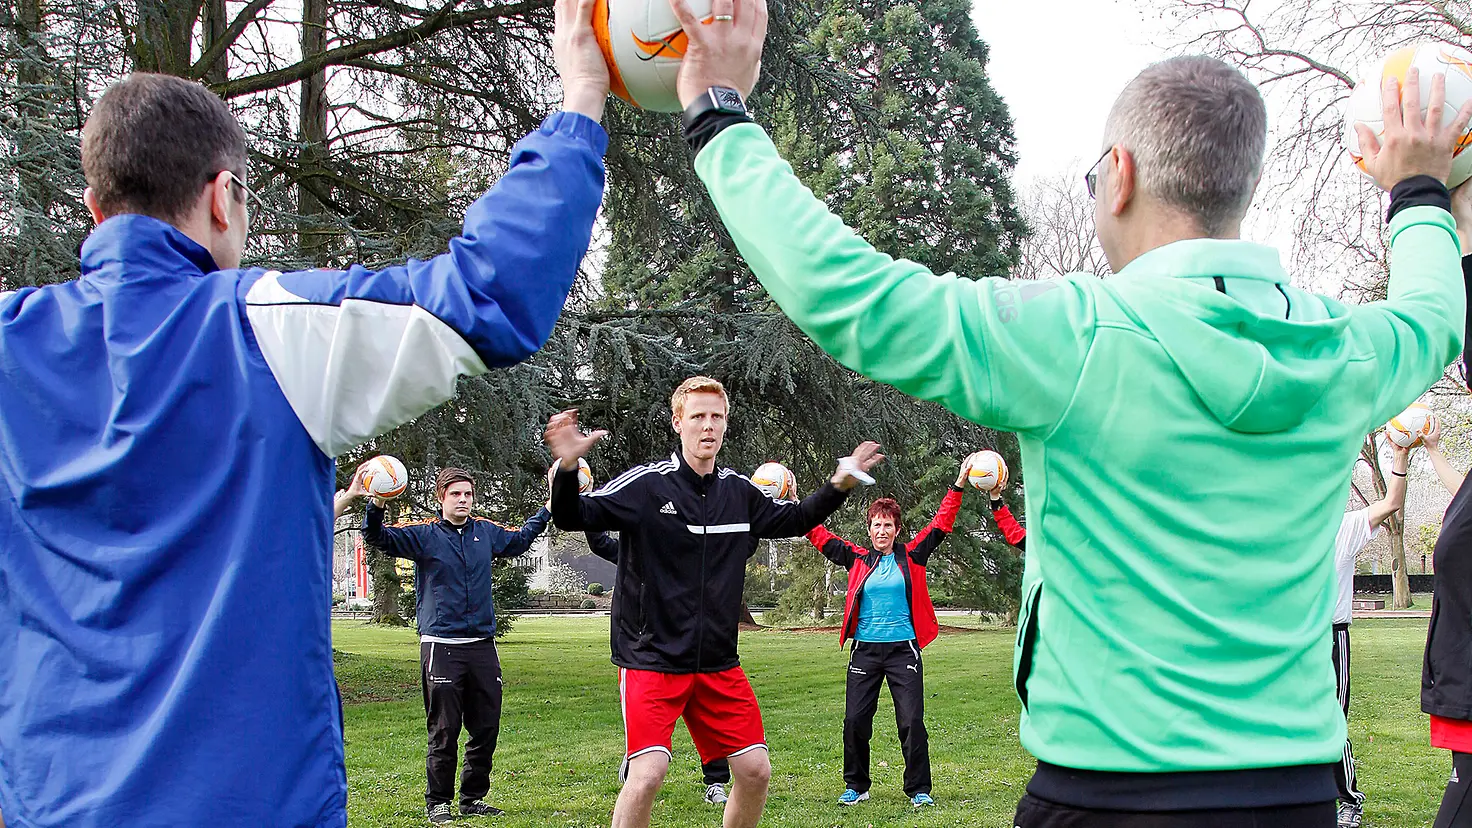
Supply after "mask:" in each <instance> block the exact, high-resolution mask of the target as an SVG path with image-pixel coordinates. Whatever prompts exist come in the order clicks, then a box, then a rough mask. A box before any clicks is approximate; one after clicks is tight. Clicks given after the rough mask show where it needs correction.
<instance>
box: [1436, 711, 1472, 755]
mask: <svg viewBox="0 0 1472 828" xmlns="http://www.w3.org/2000/svg"><path fill="white" fill-rule="evenodd" d="M1431 746H1432V747H1434V748H1441V749H1442V750H1452V751H1456V752H1457V753H1472V722H1468V721H1463V720H1462V719H1444V718H1442V717H1441V716H1432V717H1431Z"/></svg>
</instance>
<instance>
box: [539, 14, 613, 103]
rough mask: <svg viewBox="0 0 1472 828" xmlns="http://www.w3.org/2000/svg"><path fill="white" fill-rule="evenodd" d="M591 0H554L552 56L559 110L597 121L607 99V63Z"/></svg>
mask: <svg viewBox="0 0 1472 828" xmlns="http://www.w3.org/2000/svg"><path fill="white" fill-rule="evenodd" d="M593 4H594V0H556V3H555V4H554V5H553V10H552V15H553V21H554V23H553V30H552V32H553V33H552V56H553V59H554V60H555V61H556V63H557V74H558V75H559V76H560V77H561V78H562V109H563V111H565V112H577V113H579V114H582V115H587V116H588V117H589V118H592V119H593V120H595V121H597V120H600V119H601V118H602V117H603V104H604V102H605V101H606V100H607V98H608V62H607V61H605V60H604V59H603V50H602V49H600V48H598V38H597V37H595V36H594V34H593Z"/></svg>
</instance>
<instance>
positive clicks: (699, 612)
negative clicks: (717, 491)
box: [695, 491, 710, 673]
mask: <svg viewBox="0 0 1472 828" xmlns="http://www.w3.org/2000/svg"><path fill="white" fill-rule="evenodd" d="M705 495H706V492H704V491H702V492H701V493H700V521H701V523H702V524H704V526H703V530H702V531H701V533H700V605H699V608H697V609H696V611H695V672H697V673H698V672H700V668H701V667H702V666H703V660H702V658H701V651H702V650H703V649H704V647H705V552H706V548H707V544H709V543H710V501H709V500H708V499H706V496H705Z"/></svg>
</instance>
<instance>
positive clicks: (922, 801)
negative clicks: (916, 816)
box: [910, 793, 935, 808]
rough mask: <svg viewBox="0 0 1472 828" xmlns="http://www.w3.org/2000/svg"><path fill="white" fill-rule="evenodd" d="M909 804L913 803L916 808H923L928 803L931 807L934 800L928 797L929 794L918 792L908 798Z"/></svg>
mask: <svg viewBox="0 0 1472 828" xmlns="http://www.w3.org/2000/svg"><path fill="white" fill-rule="evenodd" d="M910 804H911V805H914V806H915V807H916V808H924V807H925V806H926V805H930V806H932V807H933V806H934V805H935V800H934V799H931V798H930V794H927V793H918V794H915V796H914V797H912V798H911V799H910Z"/></svg>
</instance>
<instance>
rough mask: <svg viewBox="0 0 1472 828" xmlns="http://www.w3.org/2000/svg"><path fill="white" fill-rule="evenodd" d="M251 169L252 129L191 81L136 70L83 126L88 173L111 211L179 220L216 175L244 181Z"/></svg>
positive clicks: (101, 202) (111, 213)
mask: <svg viewBox="0 0 1472 828" xmlns="http://www.w3.org/2000/svg"><path fill="white" fill-rule="evenodd" d="M245 167H246V155H245V132H244V131H243V130H242V129H241V128H240V124H238V123H236V122H235V117H234V116H233V115H231V114H230V109H229V107H227V106H225V102H224V101H222V100H220V98H219V96H218V95H216V94H215V93H213V92H211V91H209V90H208V89H206V88H204V87H203V86H201V85H199V84H197V83H194V82H192V81H187V80H184V79H183V78H176V77H172V76H170V75H154V74H148V73H144V72H135V73H133V74H131V75H129V76H128V77H126V78H124V79H123V80H121V81H119V82H118V83H116V84H114V85H113V86H112V88H110V89H108V90H107V91H106V92H105V93H103V95H102V97H101V98H99V99H98V101H97V105H96V106H94V107H92V113H91V114H90V115H88V116H87V124H86V126H84V127H83V128H82V172H83V173H84V174H85V175H86V177H87V186H89V187H91V188H92V192H93V193H94V194H95V195H96V197H97V203H98V206H99V207H100V208H101V209H102V214H103V215H104V216H115V215H117V214H119V213H139V214H141V215H145V216H152V217H153V218H156V219H160V220H163V221H178V220H180V219H182V218H183V217H184V216H185V215H187V214H188V212H189V210H190V208H192V207H193V206H194V203H195V201H196V200H197V199H198V198H199V192H200V190H201V189H202V188H203V187H204V186H205V184H207V183H209V181H210V180H211V179H213V178H214V177H215V176H217V175H219V174H220V172H221V171H223V170H229V171H231V172H233V173H235V174H236V175H237V176H239V177H240V178H241V179H242V180H244V179H245ZM239 197H240V198H244V197H245V194H244V193H241V194H240V195H239Z"/></svg>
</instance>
